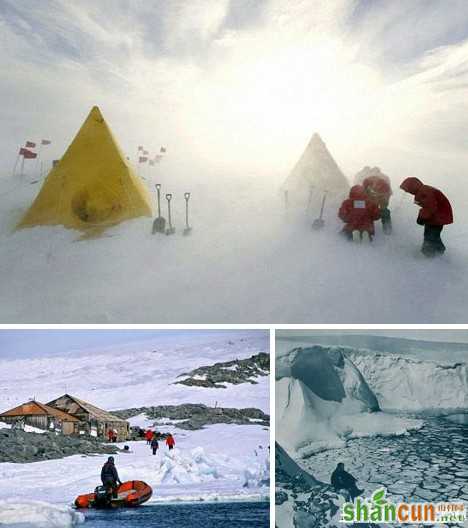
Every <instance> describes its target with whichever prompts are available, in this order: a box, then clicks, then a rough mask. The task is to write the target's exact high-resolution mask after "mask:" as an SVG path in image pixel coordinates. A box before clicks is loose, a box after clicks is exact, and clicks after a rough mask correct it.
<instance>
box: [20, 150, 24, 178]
mask: <svg viewBox="0 0 468 528" xmlns="http://www.w3.org/2000/svg"><path fill="white" fill-rule="evenodd" d="M20 176H21V177H23V176H24V154H23V159H22V161H21V173H20Z"/></svg>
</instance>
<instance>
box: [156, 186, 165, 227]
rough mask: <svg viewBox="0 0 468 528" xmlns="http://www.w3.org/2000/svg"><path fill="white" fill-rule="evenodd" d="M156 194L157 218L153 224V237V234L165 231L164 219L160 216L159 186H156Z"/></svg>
mask: <svg viewBox="0 0 468 528" xmlns="http://www.w3.org/2000/svg"><path fill="white" fill-rule="evenodd" d="M156 190H157V192H158V217H157V218H156V219H155V221H154V222H153V235H154V234H155V233H164V231H165V229H166V219H165V218H163V217H162V216H161V184H160V183H157V184H156Z"/></svg>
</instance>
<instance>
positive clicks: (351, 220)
mask: <svg viewBox="0 0 468 528" xmlns="http://www.w3.org/2000/svg"><path fill="white" fill-rule="evenodd" d="M338 216H339V217H340V218H341V220H343V222H344V223H345V224H346V225H345V226H344V228H343V229H344V230H345V231H355V230H357V231H367V232H368V233H370V234H371V235H373V234H374V220H378V219H379V218H380V210H379V208H378V206H377V205H376V204H375V203H373V202H372V201H371V200H370V199H369V197H368V196H367V193H366V192H365V191H364V188H363V187H362V185H354V187H351V190H350V191H349V198H348V199H347V200H345V201H344V202H343V203H342V204H341V207H340V210H339V211H338Z"/></svg>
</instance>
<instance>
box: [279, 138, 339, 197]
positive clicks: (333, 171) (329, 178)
mask: <svg viewBox="0 0 468 528" xmlns="http://www.w3.org/2000/svg"><path fill="white" fill-rule="evenodd" d="M283 190H285V191H286V190H287V191H288V195H289V197H290V198H291V199H292V200H293V201H300V202H302V201H304V200H307V199H308V196H309V195H310V193H311V192H314V193H315V192H318V193H323V192H324V191H328V192H329V193H330V194H332V195H336V196H338V197H340V198H341V197H342V196H345V195H346V194H347V193H348V191H349V183H348V180H347V179H346V177H345V175H344V174H343V173H342V172H341V169H340V168H339V167H338V164H337V163H336V161H335V160H334V159H333V156H332V155H331V154H330V152H329V150H328V149H327V146H326V145H325V143H324V142H323V141H322V138H321V137H320V136H319V135H318V134H314V135H313V136H312V138H311V140H310V141H309V144H308V145H307V147H306V149H305V150H304V153H303V154H302V156H301V157H300V158H299V161H298V162H297V163H296V165H295V166H294V168H293V169H292V171H291V173H290V174H289V176H288V177H287V178H286V181H285V182H284V184H283Z"/></svg>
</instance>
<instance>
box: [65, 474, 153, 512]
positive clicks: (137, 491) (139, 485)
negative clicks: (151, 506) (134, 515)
mask: <svg viewBox="0 0 468 528" xmlns="http://www.w3.org/2000/svg"><path fill="white" fill-rule="evenodd" d="M151 495H153V490H152V489H151V486H150V485H148V484H146V482H143V481H142V480H129V481H127V482H123V483H122V484H121V485H120V486H119V487H118V488H117V490H116V493H114V496H112V495H110V494H109V493H108V491H107V490H106V489H105V488H104V486H98V487H97V488H96V489H95V490H94V493H87V494H86V495H79V496H78V497H77V498H76V499H75V506H76V507H77V508H133V507H135V506H139V505H140V504H143V503H144V502H146V501H147V500H149V499H150V498H151Z"/></svg>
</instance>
